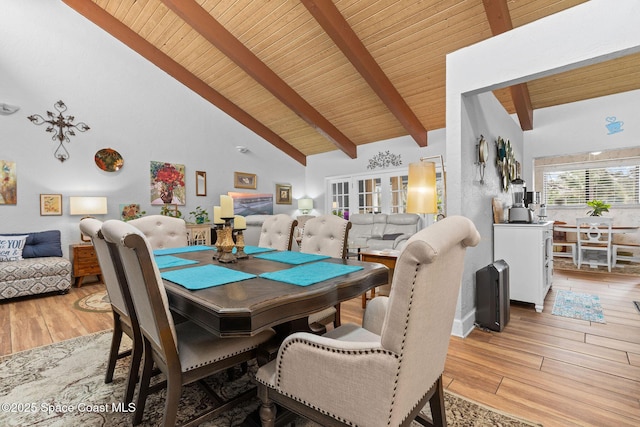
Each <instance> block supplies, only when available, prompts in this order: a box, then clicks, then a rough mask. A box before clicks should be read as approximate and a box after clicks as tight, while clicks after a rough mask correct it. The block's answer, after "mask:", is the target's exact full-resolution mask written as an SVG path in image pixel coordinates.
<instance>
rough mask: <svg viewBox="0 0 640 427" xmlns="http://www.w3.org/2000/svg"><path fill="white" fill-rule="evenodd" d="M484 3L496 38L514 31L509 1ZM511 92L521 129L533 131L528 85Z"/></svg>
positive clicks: (490, 0) (494, 0)
mask: <svg viewBox="0 0 640 427" xmlns="http://www.w3.org/2000/svg"><path fill="white" fill-rule="evenodd" d="M482 3H483V4H484V11H485V13H486V15H487V20H488V21H489V26H490V27H491V32H492V33H493V35H494V36H497V35H498V34H502V33H504V32H507V31H509V30H512V29H513V23H512V22H511V15H510V14H509V6H508V5H507V0H482ZM509 90H510V91H511V99H512V100H513V106H514V107H515V109H516V114H517V115H518V120H519V121H520V127H521V128H522V130H531V129H533V107H532V106H531V96H529V89H528V87H527V84H526V83H520V84H517V85H513V86H511V87H510V88H509Z"/></svg>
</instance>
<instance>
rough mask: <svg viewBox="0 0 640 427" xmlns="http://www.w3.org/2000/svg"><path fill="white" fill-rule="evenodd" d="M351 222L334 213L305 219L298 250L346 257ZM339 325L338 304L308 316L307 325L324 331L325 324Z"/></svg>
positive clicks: (318, 330) (319, 331) (321, 331)
mask: <svg viewBox="0 0 640 427" xmlns="http://www.w3.org/2000/svg"><path fill="white" fill-rule="evenodd" d="M350 229H351V223H350V222H349V221H347V220H346V219H343V218H340V217H339V216H336V215H322V216H319V217H316V218H311V219H309V220H307V222H306V223H305V225H304V230H303V234H302V243H301V244H300V252H304V253H310V254H319V255H327V256H330V257H332V258H343V259H344V258H346V257H347V251H348V240H347V239H348V237H349V230H350ZM331 323H333V325H334V326H340V304H337V305H336V306H335V307H329V308H326V309H324V310H321V311H319V312H317V313H313V314H311V315H310V316H309V327H310V328H311V330H312V331H314V332H316V333H324V332H325V331H326V325H329V324H331Z"/></svg>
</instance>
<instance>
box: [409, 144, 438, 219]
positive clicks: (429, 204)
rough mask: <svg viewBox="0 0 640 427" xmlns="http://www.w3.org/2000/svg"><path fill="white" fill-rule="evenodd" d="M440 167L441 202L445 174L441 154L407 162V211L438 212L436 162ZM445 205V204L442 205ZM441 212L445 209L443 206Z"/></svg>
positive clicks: (420, 212)
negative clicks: (416, 161) (415, 161)
mask: <svg viewBox="0 0 640 427" xmlns="http://www.w3.org/2000/svg"><path fill="white" fill-rule="evenodd" d="M432 159H435V160H439V161H440V165H441V167H442V182H443V192H442V193H443V194H442V197H443V202H444V200H446V199H445V198H446V176H445V171H444V161H443V159H442V156H441V155H439V156H430V157H421V158H420V162H419V163H410V164H409V179H408V182H407V213H416V214H420V215H423V214H438V187H437V180H436V163H435V162H434V161H431V160H432ZM444 206H446V205H444ZM442 213H443V214H445V213H446V211H445V209H444V208H443V210H442Z"/></svg>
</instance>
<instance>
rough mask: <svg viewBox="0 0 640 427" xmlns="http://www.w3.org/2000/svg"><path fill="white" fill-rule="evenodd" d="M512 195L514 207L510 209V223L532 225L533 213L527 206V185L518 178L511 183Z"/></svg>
mask: <svg viewBox="0 0 640 427" xmlns="http://www.w3.org/2000/svg"><path fill="white" fill-rule="evenodd" d="M511 193H512V195H513V205H512V206H511V208H509V222H511V223H525V224H528V223H532V222H533V212H532V211H531V209H529V208H528V207H527V206H525V198H526V195H527V186H526V183H525V182H524V181H523V180H522V179H520V178H516V179H514V180H513V181H511Z"/></svg>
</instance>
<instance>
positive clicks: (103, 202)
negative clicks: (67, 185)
mask: <svg viewBox="0 0 640 427" xmlns="http://www.w3.org/2000/svg"><path fill="white" fill-rule="evenodd" d="M106 213H107V198H106V197H86V196H78V197H74V196H71V197H69V214H70V215H84V216H83V217H82V218H81V220H82V219H84V218H93V216H92V215H105V214H106ZM80 240H82V241H83V242H90V241H91V239H90V238H88V237H86V236H85V235H84V234H82V233H80Z"/></svg>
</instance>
